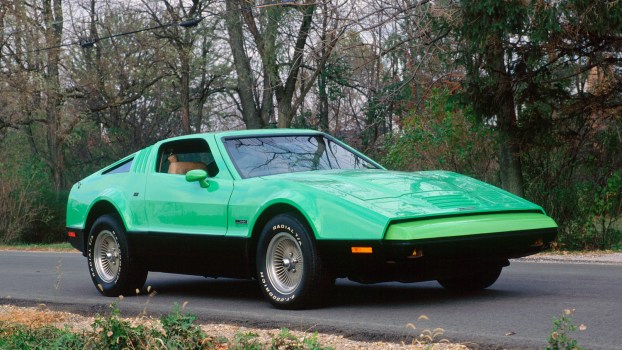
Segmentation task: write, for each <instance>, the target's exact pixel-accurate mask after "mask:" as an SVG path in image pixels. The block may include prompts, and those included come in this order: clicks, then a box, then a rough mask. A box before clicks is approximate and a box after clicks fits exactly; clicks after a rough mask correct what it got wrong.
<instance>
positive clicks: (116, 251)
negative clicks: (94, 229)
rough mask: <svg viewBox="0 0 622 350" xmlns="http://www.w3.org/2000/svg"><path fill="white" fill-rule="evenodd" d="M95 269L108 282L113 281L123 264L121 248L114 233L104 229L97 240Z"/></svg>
mask: <svg viewBox="0 0 622 350" xmlns="http://www.w3.org/2000/svg"><path fill="white" fill-rule="evenodd" d="M94 248H95V252H94V255H95V257H94V258H95V259H94V262H95V269H96V270H97V274H98V275H99V277H100V278H101V279H102V281H104V282H106V283H110V282H113V281H114V280H115V279H116V278H117V275H118V274H119V269H120V265H121V250H120V247H119V242H117V239H116V237H115V236H114V234H113V233H112V232H110V231H108V230H103V231H101V232H100V233H99V235H97V239H96V240H95V247H94Z"/></svg>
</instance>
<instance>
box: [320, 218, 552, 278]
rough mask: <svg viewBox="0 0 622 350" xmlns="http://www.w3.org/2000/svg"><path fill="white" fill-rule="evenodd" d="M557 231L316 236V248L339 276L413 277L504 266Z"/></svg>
mask: <svg viewBox="0 0 622 350" xmlns="http://www.w3.org/2000/svg"><path fill="white" fill-rule="evenodd" d="M556 235H557V228H544V229H534V230H522V231H511V232H495V233H485V234H476V235H468V236H452V237H438V238H426V239H413V240H379V241H318V248H319V250H320V253H321V254H322V258H323V260H324V261H326V263H327V264H328V265H329V266H330V267H331V268H332V269H333V271H334V272H335V274H336V275H337V276H339V277H348V278H350V279H352V280H355V281H359V282H370V283H371V282H384V281H403V282H415V281H426V280H435V279H439V278H443V277H447V276H451V275H455V274H459V273H460V272H463V271H465V270H472V269H478V268H482V267H486V266H491V265H499V266H507V265H508V259H511V258H518V257H523V256H527V255H531V254H535V253H538V252H540V251H542V250H544V249H547V248H549V246H550V243H551V242H552V241H553V240H554V239H555V237H556ZM353 248H356V249H353ZM360 248H366V249H360ZM368 248H370V249H368ZM360 252H364V253H360Z"/></svg>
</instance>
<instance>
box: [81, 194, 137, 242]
mask: <svg viewBox="0 0 622 350" xmlns="http://www.w3.org/2000/svg"><path fill="white" fill-rule="evenodd" d="M106 214H111V215H115V216H117V217H118V218H119V224H121V225H123V226H124V227H126V228H127V226H126V225H125V222H124V221H123V217H122V216H121V214H119V210H118V209H117V207H115V206H114V204H112V203H111V202H109V201H107V200H100V201H98V202H96V203H95V204H93V206H91V209H90V210H89V214H88V215H87V217H86V221H85V223H84V242H83V244H84V247H83V249H84V250H83V251H84V252H86V249H87V242H88V236H89V234H90V232H91V228H92V227H93V224H94V223H95V220H97V218H99V217H101V216H102V215H106Z"/></svg>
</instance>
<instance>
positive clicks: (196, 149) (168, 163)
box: [156, 139, 219, 177]
mask: <svg viewBox="0 0 622 350" xmlns="http://www.w3.org/2000/svg"><path fill="white" fill-rule="evenodd" d="M194 169H202V170H205V171H207V174H208V175H209V176H210V177H214V176H216V175H217V174H218V171H219V170H218V166H217V165H216V162H214V157H213V155H212V152H211V151H210V149H209V146H208V145H207V142H206V141H205V140H203V139H185V140H176V141H170V142H166V143H163V144H162V145H161V146H160V149H158V162H157V164H156V171H157V172H159V173H167V174H176V175H185V174H186V173H187V172H188V171H190V170H194Z"/></svg>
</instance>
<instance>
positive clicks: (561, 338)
mask: <svg viewBox="0 0 622 350" xmlns="http://www.w3.org/2000/svg"><path fill="white" fill-rule="evenodd" d="M574 311H575V310H574V309H572V310H570V309H566V310H564V312H563V313H562V316H561V317H560V318H557V317H553V331H552V332H551V335H550V336H549V341H548V346H547V347H546V349H547V350H580V349H582V348H581V347H579V343H578V342H577V340H576V339H574V338H573V337H572V335H571V333H574V332H576V331H577V330H580V331H584V330H585V326H584V325H580V326H579V327H577V326H576V325H575V323H574V321H573V319H572V317H571V316H572V314H573V313H574Z"/></svg>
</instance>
